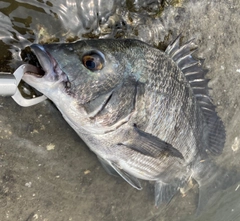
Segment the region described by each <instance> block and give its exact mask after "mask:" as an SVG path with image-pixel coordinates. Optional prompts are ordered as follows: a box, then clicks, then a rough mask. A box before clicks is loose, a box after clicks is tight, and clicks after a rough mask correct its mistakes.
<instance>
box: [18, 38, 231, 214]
mask: <svg viewBox="0 0 240 221" xmlns="http://www.w3.org/2000/svg"><path fill="white" fill-rule="evenodd" d="M30 47H31V50H32V52H33V53H34V54H35V56H36V57H37V60H38V62H39V63H40V66H41V67H42V70H43V71H38V70H39V67H38V69H36V71H34V68H33V67H32V65H30V64H29V65H26V68H25V70H24V76H23V80H24V81H25V82H26V83H27V84H29V85H30V86H32V87H33V88H35V89H36V90H38V91H39V92H41V93H42V94H44V95H45V96H46V97H48V98H49V99H50V100H51V101H52V102H53V103H54V104H55V105H56V107H57V108H58V110H59V111H60V112H61V113H62V116H63V118H64V119H65V120H66V121H67V123H68V124H69V125H70V126H71V127H72V128H73V129H74V130H75V131H76V133H77V134H78V135H79V136H80V137H81V139H82V140H83V141H84V142H85V143H86V144H87V146H88V147H89V148H90V149H91V151H93V152H94V153H95V154H96V155H97V157H98V159H99V161H100V163H101V164H102V166H103V168H104V169H105V170H106V171H107V172H108V173H109V174H111V175H117V176H120V177H122V178H123V179H124V180H125V181H126V182H128V183H129V184H130V185H131V186H132V187H134V188H136V189H138V190H141V189H142V185H141V180H145V181H151V182H153V183H155V184H154V186H155V205H156V206H160V205H162V204H168V203H169V202H170V201H171V200H172V198H173V197H174V196H175V195H176V194H177V193H178V192H179V191H180V189H182V188H185V187H186V186H187V185H188V183H189V181H190V180H192V179H193V180H195V181H196V182H197V183H198V186H199V203H198V209H199V211H200V210H201V209H202V208H203V207H204V206H205V204H206V202H207V198H208V197H209V196H210V195H213V193H214V192H215V191H216V189H217V188H222V186H223V183H224V181H226V180H228V179H227V178H228V177H229V176H228V174H227V173H226V172H224V173H223V171H222V170H219V169H218V167H217V165H216V164H215V163H214V157H215V156H219V155H221V153H222V151H223V148H224V144H225V139H226V132H225V128H224V124H223V122H222V120H221V119H220V117H219V116H218V114H217V112H216V106H215V105H214V103H213V100H212V98H211V97H210V95H209V88H208V82H209V79H207V78H206V74H207V72H208V70H207V69H205V68H204V64H203V63H204V60H203V59H197V58H195V57H194V56H193V53H194V52H195V51H196V50H197V46H196V45H195V43H194V40H190V41H188V42H186V43H184V44H181V36H178V37H177V38H176V39H175V40H174V41H173V42H172V43H171V44H169V45H168V47H167V48H166V50H165V51H162V50H159V49H158V48H156V47H154V46H151V45H149V44H147V43H145V42H143V41H140V40H136V39H89V40H80V41H76V42H73V43H53V44H45V45H40V44H33V45H31V46H30ZM28 66H29V67H28Z"/></svg>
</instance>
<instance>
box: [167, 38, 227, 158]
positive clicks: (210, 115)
mask: <svg viewBox="0 0 240 221" xmlns="http://www.w3.org/2000/svg"><path fill="white" fill-rule="evenodd" d="M180 38H181V35H179V36H178V37H177V39H176V40H175V41H174V42H173V43H172V44H170V45H169V46H168V47H167V49H166V51H165V52H166V54H168V55H169V56H170V57H171V58H172V59H173V60H174V61H175V62H176V63H177V65H178V67H179V68H180V69H181V71H182V72H183V73H184V75H185V77H186V79H187V81H188V82H189V84H190V85H191V88H192V89H193V93H194V95H195V96H196V98H197V101H198V105H199V106H200V107H201V110H202V113H203V115H204V118H205V127H204V131H203V133H204V134H203V140H204V142H205V143H206V149H207V150H208V151H209V152H210V153H212V154H214V155H219V154H221V153H222V150H223V147H224V143H225V139H226V133H225V129H224V125H223V122H222V121H221V119H220V118H219V117H218V116H217V112H216V111H215V105H214V104H213V102H212V99H211V98H210V96H209V88H208V82H209V79H206V78H205V75H206V74H207V72H208V70H206V69H204V68H203V60H199V59H195V58H193V57H192V53H193V52H194V51H196V48H197V46H196V45H195V44H194V43H193V40H190V41H188V42H187V43H185V44H184V45H182V46H180V43H179V42H180Z"/></svg>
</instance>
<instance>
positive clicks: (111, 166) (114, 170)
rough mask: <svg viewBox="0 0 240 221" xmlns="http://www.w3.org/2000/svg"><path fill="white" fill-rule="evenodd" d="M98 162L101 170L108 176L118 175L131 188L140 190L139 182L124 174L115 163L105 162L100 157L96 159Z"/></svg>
mask: <svg viewBox="0 0 240 221" xmlns="http://www.w3.org/2000/svg"><path fill="white" fill-rule="evenodd" d="M98 159H99V161H100V162H101V164H102V166H103V168H104V169H105V170H106V171H107V172H108V173H109V174H110V175H114V176H116V175H120V176H121V177H122V178H123V179H124V180H125V181H127V182H128V183H129V184H130V185H131V186H132V187H134V188H136V189H138V190H141V189H142V186H141V183H140V181H139V180H138V179H137V178H136V177H134V176H132V175H130V174H129V173H127V172H125V171H124V170H122V169H120V168H119V167H118V166H117V165H116V164H115V163H112V162H109V161H106V160H104V159H102V158H100V157H98Z"/></svg>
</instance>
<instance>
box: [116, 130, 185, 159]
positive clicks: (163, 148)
mask: <svg viewBox="0 0 240 221" xmlns="http://www.w3.org/2000/svg"><path fill="white" fill-rule="evenodd" d="M131 137H132V139H129V140H127V141H124V142H122V143H119V144H118V145H124V146H126V147H128V148H131V149H132V150H135V151H137V152H140V153H141V154H144V155H147V156H151V157H154V158H157V157H164V156H173V157H177V158H180V159H183V155H182V154H181V153H180V152H179V151H178V150H177V149H176V148H174V147H173V146H172V145H171V144H169V143H167V142H165V141H163V140H161V139H159V138H158V137H156V136H153V135H152V134H149V133H146V132H144V131H142V130H139V129H138V128H137V127H133V134H131Z"/></svg>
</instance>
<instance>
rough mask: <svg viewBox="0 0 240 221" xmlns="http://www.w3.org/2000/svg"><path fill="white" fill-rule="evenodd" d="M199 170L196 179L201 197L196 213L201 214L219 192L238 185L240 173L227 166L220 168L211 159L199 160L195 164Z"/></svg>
mask: <svg viewBox="0 0 240 221" xmlns="http://www.w3.org/2000/svg"><path fill="white" fill-rule="evenodd" d="M195 166H196V168H197V170H198V171H201V172H200V173H199V174H197V176H196V177H194V179H195V180H196V181H197V182H198V185H199V199H198V207H197V211H196V215H199V214H200V213H201V212H202V211H203V209H204V208H205V207H206V206H207V203H208V201H210V200H211V199H212V198H213V196H214V195H215V194H217V192H221V191H223V190H226V189H227V188H228V187H231V186H233V185H236V184H237V183H239V182H240V174H239V173H238V172H237V170H234V169H232V170H228V169H226V168H219V167H218V166H217V165H215V164H214V163H213V162H211V161H210V160H206V161H204V162H201V161H200V162H199V163H198V164H197V165H195Z"/></svg>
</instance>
